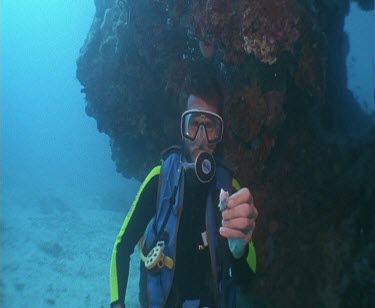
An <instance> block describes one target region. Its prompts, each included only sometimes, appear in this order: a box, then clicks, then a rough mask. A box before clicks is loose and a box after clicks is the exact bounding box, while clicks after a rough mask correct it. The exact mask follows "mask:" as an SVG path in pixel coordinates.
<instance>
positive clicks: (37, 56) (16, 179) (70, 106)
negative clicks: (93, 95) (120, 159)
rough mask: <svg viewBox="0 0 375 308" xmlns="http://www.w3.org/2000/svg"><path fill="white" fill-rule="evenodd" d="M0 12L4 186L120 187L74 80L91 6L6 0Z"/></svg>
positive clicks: (104, 141) (105, 140)
mask: <svg viewBox="0 0 375 308" xmlns="http://www.w3.org/2000/svg"><path fill="white" fill-rule="evenodd" d="M2 9H3V12H2V71H1V74H2V91H1V101H2V111H1V114H2V141H1V142H2V162H1V166H2V176H3V180H4V181H3V183H2V185H4V186H8V185H21V183H28V184H29V182H30V181H31V182H34V183H39V184H40V185H39V186H42V187H43V186H44V185H62V186H69V187H72V188H77V189H82V190H87V191H92V190H98V189H100V190H105V189H107V188H108V187H113V186H119V185H121V184H122V183H123V178H122V177H121V176H120V175H119V174H118V173H117V172H116V171H115V165H114V163H113V162H112V160H111V153H110V147H109V138H108V137H107V136H106V135H100V134H99V133H98V131H97V129H96V122H95V120H94V119H91V118H88V117H87V116H86V114H85V111H84V108H85V102H84V98H83V95H82V94H81V93H80V89H81V86H80V84H79V82H78V81H77V80H76V78H75V71H76V59H77V57H78V55H79V49H80V47H81V46H82V44H83V42H84V39H85V37H86V35H87V33H88V30H89V27H90V24H91V22H92V20H93V16H94V13H95V7H94V3H93V1H75V0H71V1H63V0H52V1H42V0H39V1H38V0H35V1H34V0H33V1H10V0H8V1H3V2H2Z"/></svg>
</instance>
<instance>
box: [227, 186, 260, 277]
mask: <svg viewBox="0 0 375 308" xmlns="http://www.w3.org/2000/svg"><path fill="white" fill-rule="evenodd" d="M240 189H241V186H240V184H239V183H238V181H237V180H236V179H233V180H232V191H233V192H237V191H239V190H240ZM234 265H235V266H234V267H235V269H234V271H235V272H237V273H238V274H237V277H241V278H240V280H246V277H248V276H253V275H252V274H254V273H255V272H256V252H255V247H254V244H253V242H252V241H250V242H249V244H248V245H247V246H246V249H245V253H244V254H243V256H242V257H241V258H240V259H238V260H236V259H234Z"/></svg>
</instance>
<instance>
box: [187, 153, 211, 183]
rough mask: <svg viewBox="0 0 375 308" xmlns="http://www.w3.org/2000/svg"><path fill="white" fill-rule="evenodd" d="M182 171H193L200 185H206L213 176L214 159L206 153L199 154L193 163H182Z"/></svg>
mask: <svg viewBox="0 0 375 308" xmlns="http://www.w3.org/2000/svg"><path fill="white" fill-rule="evenodd" d="M184 169H185V170H187V169H194V170H195V175H196V176H197V178H198V180H199V181H200V182H201V183H208V182H210V181H211V180H212V179H213V177H214V176H215V171H216V164H215V159H214V157H213V156H212V155H211V154H210V153H208V152H200V153H199V154H198V156H197V158H196V159H195V162H194V163H184Z"/></svg>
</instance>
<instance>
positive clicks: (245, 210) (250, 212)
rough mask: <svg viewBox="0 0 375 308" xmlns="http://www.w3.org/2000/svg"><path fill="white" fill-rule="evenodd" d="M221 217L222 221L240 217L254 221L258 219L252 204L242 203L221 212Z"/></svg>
mask: <svg viewBox="0 0 375 308" xmlns="http://www.w3.org/2000/svg"><path fill="white" fill-rule="evenodd" d="M222 217H223V219H224V220H229V219H234V218H240V217H245V218H251V219H256V218H257V217H258V211H257V209H256V208H255V206H254V204H249V203H242V204H239V205H237V206H235V207H233V208H227V209H226V210H225V211H223V213H222Z"/></svg>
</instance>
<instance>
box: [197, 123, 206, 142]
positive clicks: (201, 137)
mask: <svg viewBox="0 0 375 308" xmlns="http://www.w3.org/2000/svg"><path fill="white" fill-rule="evenodd" d="M195 141H196V142H197V143H198V144H207V143H208V140H207V136H206V131H205V128H204V126H203V125H202V124H201V125H200V126H199V130H198V133H197V137H196V138H195Z"/></svg>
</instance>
